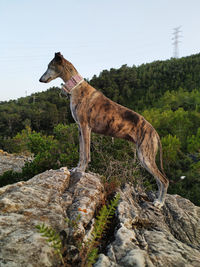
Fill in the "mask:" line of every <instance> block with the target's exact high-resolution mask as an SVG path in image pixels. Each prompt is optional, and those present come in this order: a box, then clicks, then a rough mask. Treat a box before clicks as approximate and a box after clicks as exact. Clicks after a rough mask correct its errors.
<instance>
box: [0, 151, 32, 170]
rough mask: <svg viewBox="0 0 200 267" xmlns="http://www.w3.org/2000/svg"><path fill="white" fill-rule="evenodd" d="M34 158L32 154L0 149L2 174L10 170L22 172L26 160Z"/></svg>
mask: <svg viewBox="0 0 200 267" xmlns="http://www.w3.org/2000/svg"><path fill="white" fill-rule="evenodd" d="M32 160H33V157H32V156H29V157H28V156H24V155H15V154H9V153H7V152H5V151H3V150H1V149H0V175H2V174H3V173H4V172H6V171H10V170H12V171H14V172H21V170H22V167H23V166H24V164H25V162H27V161H32Z"/></svg>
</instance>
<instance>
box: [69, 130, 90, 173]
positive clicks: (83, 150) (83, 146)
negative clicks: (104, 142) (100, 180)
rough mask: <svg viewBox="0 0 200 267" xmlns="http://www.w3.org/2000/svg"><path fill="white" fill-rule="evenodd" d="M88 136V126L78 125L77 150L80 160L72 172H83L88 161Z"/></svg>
mask: <svg viewBox="0 0 200 267" xmlns="http://www.w3.org/2000/svg"><path fill="white" fill-rule="evenodd" d="M90 136H91V129H90V128H89V126H88V125H79V142H80V143H79V150H80V153H79V155H80V158H79V163H78V166H77V167H76V168H74V169H72V171H83V172H84V171H85V169H86V168H87V165H88V162H89V161H90Z"/></svg>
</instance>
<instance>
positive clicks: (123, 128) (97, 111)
mask: <svg viewBox="0 0 200 267" xmlns="http://www.w3.org/2000/svg"><path fill="white" fill-rule="evenodd" d="M58 77H60V78H61V79H62V80H63V81H64V82H65V84H64V86H63V88H62V90H64V92H66V93H67V94H69V95H70V109H71V112H72V116H73V118H74V120H75V121H76V123H77V124H78V129H79V163H78V166H77V167H76V168H74V171H83V172H84V171H85V169H86V167H87V165H88V162H90V136H91V131H92V132H94V133H98V134H103V135H107V136H112V137H116V138H122V139H126V140H128V141H131V142H133V143H135V145H136V150H137V155H138V158H139V160H140V162H141V164H142V166H143V167H144V168H145V169H146V170H147V171H148V172H149V173H150V174H152V175H153V176H154V177H155V179H156V182H157V185H158V197H157V199H155V200H154V206H156V207H158V208H161V207H162V206H163V205H164V201H165V196H166V193H167V188H168V185H169V181H168V179H167V177H166V175H165V173H164V170H163V163H162V145H161V141H160V138H159V135H158V133H157V132H156V130H155V129H154V128H153V126H152V125H151V124H150V123H149V122H148V121H146V120H145V118H144V117H143V116H141V115H140V114H138V113H136V112H134V111H132V110H130V109H128V108H126V107H124V106H121V105H119V104H117V103H115V102H113V101H112V100H110V99H109V98H107V97H106V96H104V95H103V94H102V93H101V92H100V91H98V90H96V89H95V88H94V87H92V86H91V85H89V84H88V83H87V82H86V81H85V80H84V79H83V78H82V76H81V75H80V74H79V73H78V71H77V70H76V68H75V67H74V66H73V65H72V63H70V62H69V61H68V60H66V59H65V58H64V57H63V56H62V55H61V53H60V52H58V53H55V56H54V58H53V59H52V61H51V62H50V63H49V64H48V68H47V71H46V72H45V73H44V74H43V75H42V77H41V78H40V80H39V81H40V82H43V83H48V82H50V81H52V80H54V79H56V78H58ZM158 148H159V150H160V166H161V171H160V170H159V169H158V167H157V165H156V162H155V159H156V154H157V151H158Z"/></svg>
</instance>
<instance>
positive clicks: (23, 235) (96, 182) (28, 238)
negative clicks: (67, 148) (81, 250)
mask: <svg viewBox="0 0 200 267" xmlns="http://www.w3.org/2000/svg"><path fill="white" fill-rule="evenodd" d="M103 196H104V195H103V186H102V184H101V183H100V179H99V177H97V176H93V175H91V174H85V173H84V174H80V173H77V174H74V175H71V178H70V173H69V171H68V169H67V168H61V169H60V170H56V171H55V170H50V171H46V172H44V173H42V174H39V175H37V176H35V177H34V178H32V179H30V180H29V181H27V182H18V183H16V184H12V185H7V186H5V187H2V188H0V210H1V213H0V248H1V251H0V266H2V267H4V266H6V267H27V266H29V267H32V266H34V267H40V266H41V267H45V266H58V264H59V262H60V259H59V258H58V257H56V256H55V255H54V250H53V249H52V248H50V247H49V245H48V244H47V242H46V241H45V238H43V237H41V235H40V234H39V233H38V232H37V229H36V225H38V224H42V223H45V224H46V225H48V226H51V227H53V228H54V229H55V230H56V231H57V232H58V233H59V232H60V233H62V235H63V237H65V235H66V232H67V231H68V227H67V223H66V221H65V219H66V217H67V216H68V217H70V219H71V220H72V219H73V218H76V217H77V215H78V214H79V213H80V214H82V215H83V216H81V218H80V220H79V222H78V223H79V228H78V229H76V235H78V234H79V238H80V237H83V236H84V235H85V228H84V227H85V226H87V224H88V223H89V222H90V221H91V219H92V218H93V216H94V212H95V210H96V208H97V206H98V205H99V204H100V203H101V201H102V198H103ZM78 209H83V210H84V209H87V210H86V211H87V213H85V212H82V211H79V210H78ZM70 234H71V235H72V233H70Z"/></svg>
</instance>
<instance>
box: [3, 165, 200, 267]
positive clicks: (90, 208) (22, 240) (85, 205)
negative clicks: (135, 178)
mask: <svg viewBox="0 0 200 267" xmlns="http://www.w3.org/2000/svg"><path fill="white" fill-rule="evenodd" d="M118 191H119V193H120V196H121V199H120V203H119V205H118V208H117V211H116V215H115V218H114V219H113V220H112V223H111V226H110V227H111V228H112V229H111V230H110V234H109V236H108V238H107V239H106V241H105V240H104V244H103V245H102V247H101V248H100V255H99V258H98V259H97V262H96V263H95V264H94V266H95V267H104V266H108V267H109V266H123V267H124V266H137V267H143V266H148V267H153V266H156V267H157V266H160V267H161V266H162V267H163V266H174V267H177V266H188V267H189V266H195V267H197V266H200V207H197V206H195V205H194V204H192V203H191V202H190V201H189V200H187V199H184V198H182V197H180V196H178V195H167V198H166V204H165V205H164V207H163V208H162V209H161V210H158V209H156V208H155V207H154V206H153V205H152V202H151V201H152V200H153V198H154V197H155V196H154V194H153V193H148V194H145V193H141V192H137V191H136V190H135V189H134V187H133V186H132V185H130V184H126V185H125V187H124V188H123V189H119V190H118ZM104 201H105V190H104V186H103V183H102V181H101V178H100V177H99V176H98V175H96V174H92V173H73V174H72V175H70V173H69V171H68V169H67V168H61V169H59V170H50V171H46V172H44V173H42V174H39V175H37V176H35V177H34V178H32V179H31V180H29V181H27V182H19V183H16V184H12V185H8V186H5V187H3V188H1V189H0V210H1V212H0V266H2V267H5V266H7V267H32V266H34V267H40V266H41V267H47V266H64V265H61V263H60V259H59V258H58V257H56V256H55V254H54V250H53V248H51V247H50V246H49V245H48V244H47V242H46V241H45V238H44V237H42V236H41V235H40V234H39V233H38V231H37V229H36V225H38V224H42V223H45V224H46V225H48V226H51V227H53V228H54V229H55V230H56V231H57V232H58V233H60V236H61V238H62V242H63V244H64V247H65V251H64V260H65V266H80V265H81V262H80V259H79V254H78V249H77V247H76V246H75V244H73V240H75V239H76V240H77V239H78V240H79V241H83V240H85V239H87V237H88V236H89V235H90V233H91V229H92V227H93V222H94V216H95V215H96V211H97V210H99V207H100V206H101V205H102V204H103V203H104ZM79 214H80V215H81V217H80V219H79V221H78V227H74V228H72V227H70V226H69V224H67V223H66V217H68V218H69V219H70V220H71V221H72V220H75V219H76V218H77V216H78V215H79ZM69 237H71V238H69ZM72 237H73V238H72Z"/></svg>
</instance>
